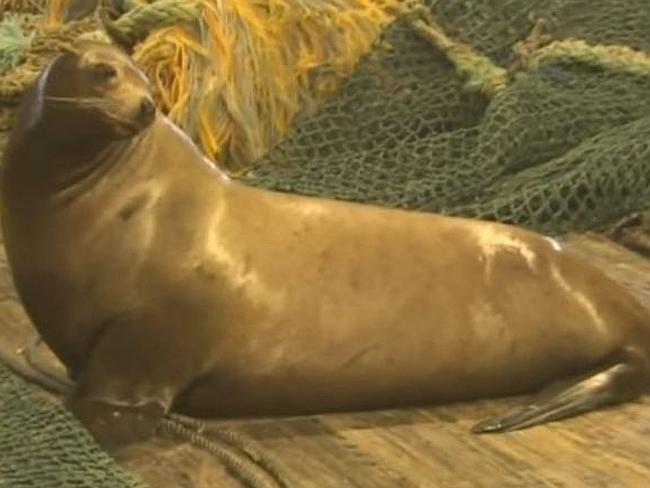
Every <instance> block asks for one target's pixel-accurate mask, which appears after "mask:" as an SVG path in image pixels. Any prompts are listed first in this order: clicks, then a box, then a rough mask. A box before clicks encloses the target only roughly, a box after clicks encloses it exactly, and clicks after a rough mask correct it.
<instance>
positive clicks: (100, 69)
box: [93, 63, 117, 80]
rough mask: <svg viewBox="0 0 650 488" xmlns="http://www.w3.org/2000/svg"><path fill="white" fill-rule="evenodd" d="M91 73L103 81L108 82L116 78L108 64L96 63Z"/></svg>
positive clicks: (115, 72)
mask: <svg viewBox="0 0 650 488" xmlns="http://www.w3.org/2000/svg"><path fill="white" fill-rule="evenodd" d="M93 71H94V72H95V73H96V74H97V76H99V77H100V78H102V79H104V80H109V79H111V78H113V77H115V76H117V71H116V70H115V68H114V67H113V66H111V65H110V64H108V63H97V64H95V65H94V66H93Z"/></svg>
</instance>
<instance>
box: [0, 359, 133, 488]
mask: <svg viewBox="0 0 650 488" xmlns="http://www.w3.org/2000/svg"><path fill="white" fill-rule="evenodd" d="M0 486H1V487H3V488H5V487H6V488H19V487H28V486H29V487H39V488H46V487H51V488H54V487H70V488H95V487H103V488H143V487H144V485H143V484H141V483H140V482H139V481H137V480H136V479H135V478H133V477H132V476H131V475H129V474H128V473H126V472H125V471H124V470H123V469H121V468H120V467H119V466H118V465H117V464H116V463H115V461H114V460H113V459H111V458H110V457H109V456H108V454H106V453H105V452H103V451H102V450H101V449H100V448H99V447H97V445H96V444H95V442H94V440H93V439H92V438H91V437H90V434H88V432H87V431H86V430H85V429H84V428H83V427H82V426H81V425H79V423H78V422H77V421H76V420H75V419H74V418H73V417H72V415H71V414H70V413H68V412H67V411H66V410H65V409H64V408H63V407H60V406H56V405H54V404H52V403H51V402H49V401H47V400H45V399H41V398H39V397H38V395H37V394H35V393H33V391H32V389H31V388H30V387H29V385H27V384H26V383H25V382H24V381H22V380H21V379H19V378H17V377H16V376H15V375H14V374H13V373H12V372H11V371H10V370H9V369H8V368H7V367H5V366H4V365H2V363H0Z"/></svg>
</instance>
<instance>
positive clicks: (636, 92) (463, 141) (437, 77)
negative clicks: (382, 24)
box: [244, 0, 650, 233]
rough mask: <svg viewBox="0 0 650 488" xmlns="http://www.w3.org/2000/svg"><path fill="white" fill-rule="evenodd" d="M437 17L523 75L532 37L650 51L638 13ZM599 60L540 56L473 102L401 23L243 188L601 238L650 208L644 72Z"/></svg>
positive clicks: (477, 5)
mask: <svg viewBox="0 0 650 488" xmlns="http://www.w3.org/2000/svg"><path fill="white" fill-rule="evenodd" d="M427 7H428V8H429V9H430V11H431V12H433V14H434V17H435V19H436V20H437V23H438V24H439V25H440V26H441V27H442V28H443V29H444V31H445V33H446V34H447V35H448V36H450V37H453V38H454V40H458V41H461V42H465V43H467V44H469V45H470V46H471V47H472V48H473V49H474V50H475V51H476V52H477V53H480V54H483V55H485V56H488V57H489V58H490V59H491V60H492V61H493V62H494V63H495V64H496V65H498V66H502V67H514V66H516V63H517V59H518V58H517V56H516V55H515V49H513V48H514V47H516V46H517V43H521V42H522V41H526V39H527V38H528V37H529V35H530V34H531V32H534V31H535V26H536V25H543V26H544V27H545V29H544V31H545V32H544V35H545V38H546V42H547V43H548V42H550V41H554V40H555V41H559V40H567V39H573V38H576V39H580V40H582V41H585V42H586V43H587V44H588V45H589V46H598V45H603V46H609V47H614V48H617V47H618V46H626V47H627V48H632V49H637V50H643V51H647V52H650V29H648V28H647V26H648V25H650V4H648V3H647V2H645V1H644V0H626V1H625V2H611V1H609V0H596V1H593V0H589V1H587V0H564V1H559V0H557V1H552V2H548V1H537V0H509V1H498V2H497V1H495V0H475V1H471V2H470V1H452V2H450V1H429V2H427ZM613 52H615V53H616V52H618V51H616V50H614V51H613ZM589 61H590V60H589V59H586V60H584V61H582V62H576V60H575V59H567V58H563V57H555V58H551V59H547V60H544V59H542V60H541V61H540V62H539V63H538V64H537V65H536V67H535V69H534V70H518V72H517V73H516V75H514V76H511V79H510V81H509V82H508V83H507V86H506V87H505V89H503V90H501V91H499V92H498V93H497V94H496V95H495V96H492V97H490V96H487V95H485V94H483V93H480V92H477V91H472V90H468V89H467V86H466V84H465V82H464V79H463V77H462V76H461V75H459V72H458V70H457V69H456V67H455V66H454V64H453V63H452V62H451V61H450V60H449V56H447V55H445V54H443V53H442V52H441V51H440V50H439V49H436V47H435V46H433V45H432V44H431V43H430V42H429V41H428V40H427V39H425V38H424V37H423V36H422V35H420V33H418V32H417V30H416V29H414V24H413V22H412V20H411V19H408V18H402V19H400V20H398V21H396V22H395V23H394V24H393V25H392V26H390V27H389V28H387V29H386V32H385V33H384V35H383V36H382V39H381V40H380V42H379V43H378V44H377V46H376V48H375V49H374V50H373V52H372V53H371V54H370V55H369V56H367V57H366V58H365V59H364V60H363V61H362V62H361V63H360V65H359V67H358V68H357V70H356V72H355V73H354V75H353V76H351V77H350V78H349V79H348V80H347V83H346V84H345V86H344V87H343V89H342V90H341V92H340V93H339V94H338V95H337V96H336V97H334V98H332V99H331V100H330V101H329V102H328V103H326V104H325V106H324V107H322V109H321V110H319V111H318V113H316V114H314V115H312V116H311V117H308V118H305V119H303V120H301V121H300V122H299V123H297V126H296V128H295V130H294V132H293V133H292V135H291V136H290V137H288V138H286V139H285V140H283V141H281V142H280V143H279V144H277V145H276V146H275V147H273V148H272V149H271V150H270V152H269V153H268V154H267V155H266V156H265V157H264V158H262V159H261V160H259V161H257V162H255V163H254V164H253V165H252V167H251V169H250V170H249V171H248V172H247V174H246V175H245V176H244V180H246V181H248V182H249V183H251V184H254V185H259V186H264V187H268V188H273V189H276V190H282V191H291V192H297V193H303V194H309V195H318V196H329V197H335V198H340V199H347V200H354V201H362V202H370V203H376V204H381V205H387V206H394V207H403V208H411V209H419V210H426V211H435V212H442V213H447V214H453V215H463V216H471V217H480V218H486V219H491V220H499V221H503V222H508V223H514V224H519V225H523V226H526V227H529V228H533V229H536V230H539V231H543V232H549V233H561V232H565V231H569V230H573V231H575V230H585V229H588V228H593V227H594V226H598V225H601V224H603V223H606V222H609V221H611V220H612V219H615V218H618V217H620V216H623V215H626V214H628V213H630V212H632V211H635V210H639V209H641V208H644V207H645V206H646V205H647V202H648V198H649V197H650V181H649V178H650V176H649V175H650V172H649V170H650V143H648V140H649V139H648V131H649V130H650V99H649V98H648V97H647V95H646V94H647V93H648V89H650V71H647V70H645V67H642V68H641V69H623V68H619V67H617V66H616V63H614V65H613V66H611V67H610V68H609V69H608V68H607V67H602V66H597V65H595V64H594V63H593V62H589ZM620 64H621V65H624V64H625V62H624V61H621V63H620ZM513 71H514V70H513Z"/></svg>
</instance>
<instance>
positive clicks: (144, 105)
mask: <svg viewBox="0 0 650 488" xmlns="http://www.w3.org/2000/svg"><path fill="white" fill-rule="evenodd" d="M155 113H156V106H155V105H154V103H153V101H152V100H151V99H150V98H148V97H145V98H143V99H142V102H140V118H141V119H142V120H151V119H152V118H153V116H154V115H155Z"/></svg>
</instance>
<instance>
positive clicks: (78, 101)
mask: <svg viewBox="0 0 650 488" xmlns="http://www.w3.org/2000/svg"><path fill="white" fill-rule="evenodd" d="M43 100H45V101H46V102H51V103H50V104H53V105H58V106H63V107H65V106H69V107H99V108H104V107H108V106H111V105H112V104H113V103H114V102H112V101H111V100H106V99H103V98H100V97H85V98H78V97H76V98H75V97H56V96H52V95H45V96H43Z"/></svg>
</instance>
